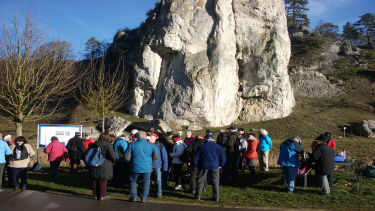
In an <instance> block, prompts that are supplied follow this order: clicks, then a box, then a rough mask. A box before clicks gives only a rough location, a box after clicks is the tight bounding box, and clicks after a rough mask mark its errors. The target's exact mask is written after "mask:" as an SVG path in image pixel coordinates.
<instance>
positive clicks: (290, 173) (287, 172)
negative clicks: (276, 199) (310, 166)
mask: <svg viewBox="0 0 375 211" xmlns="http://www.w3.org/2000/svg"><path fill="white" fill-rule="evenodd" d="M297 169H298V168H297V167H291V166H283V174H284V182H285V187H286V189H287V191H289V192H293V191H294V187H295V183H296V177H297Z"/></svg>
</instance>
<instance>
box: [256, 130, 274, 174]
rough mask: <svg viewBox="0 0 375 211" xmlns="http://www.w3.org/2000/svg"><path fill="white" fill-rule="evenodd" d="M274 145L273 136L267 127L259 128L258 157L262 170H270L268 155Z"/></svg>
mask: <svg viewBox="0 0 375 211" xmlns="http://www.w3.org/2000/svg"><path fill="white" fill-rule="evenodd" d="M271 147H272V141H271V138H270V137H269V136H268V132H267V131H266V130H265V129H260V130H259V145H258V158H259V168H260V170H261V171H268V157H269V153H270V149H271Z"/></svg>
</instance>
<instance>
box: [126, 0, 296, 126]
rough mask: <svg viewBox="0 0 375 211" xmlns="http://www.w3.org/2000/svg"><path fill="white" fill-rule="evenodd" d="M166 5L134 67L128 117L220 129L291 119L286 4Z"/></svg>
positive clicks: (260, 0)
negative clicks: (286, 117)
mask: <svg viewBox="0 0 375 211" xmlns="http://www.w3.org/2000/svg"><path fill="white" fill-rule="evenodd" d="M160 4H161V6H160V11H159V12H158V14H157V15H155V17H154V20H152V21H151V23H146V25H147V26H146V27H147V29H145V30H146V31H147V32H146V34H145V35H143V43H142V45H141V46H140V47H139V48H140V49H139V51H138V53H139V52H141V53H139V56H138V57H139V59H137V60H136V61H135V62H134V63H135V64H134V77H133V78H132V79H133V82H134V83H133V93H132V95H131V96H130V100H129V103H128V105H129V106H128V107H129V112H130V114H132V115H141V116H143V115H147V114H151V115H153V116H154V118H160V119H164V120H174V121H178V122H179V123H180V124H182V125H192V124H194V125H201V126H212V127H220V126H224V125H229V124H231V123H232V122H235V121H241V122H250V121H260V120H269V119H274V118H280V117H285V116H287V115H289V114H290V113H291V111H292V107H293V106H294V96H293V92H292V89H291V86H290V82H289V76H288V74H287V65H288V62H289V57H290V41H289V37H288V31H287V26H286V16H285V9H284V4H283V1H282V0H162V1H161V3H160ZM138 57H137V56H135V58H138Z"/></svg>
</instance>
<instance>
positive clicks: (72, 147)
mask: <svg viewBox="0 0 375 211" xmlns="http://www.w3.org/2000/svg"><path fill="white" fill-rule="evenodd" d="M67 148H68V150H69V151H72V152H76V151H78V147H77V141H76V140H74V139H72V140H70V142H69V144H68V146H67Z"/></svg>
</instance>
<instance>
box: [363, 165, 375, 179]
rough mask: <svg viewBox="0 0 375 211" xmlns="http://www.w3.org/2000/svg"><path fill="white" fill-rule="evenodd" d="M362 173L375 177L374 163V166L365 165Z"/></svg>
mask: <svg viewBox="0 0 375 211" xmlns="http://www.w3.org/2000/svg"><path fill="white" fill-rule="evenodd" d="M363 175H364V176H366V177H370V178H375V165H374V166H366V168H365V169H364V170H363Z"/></svg>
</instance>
